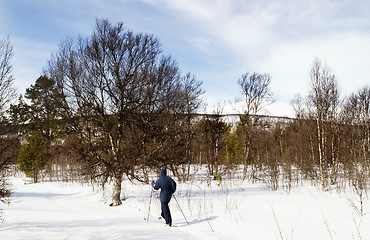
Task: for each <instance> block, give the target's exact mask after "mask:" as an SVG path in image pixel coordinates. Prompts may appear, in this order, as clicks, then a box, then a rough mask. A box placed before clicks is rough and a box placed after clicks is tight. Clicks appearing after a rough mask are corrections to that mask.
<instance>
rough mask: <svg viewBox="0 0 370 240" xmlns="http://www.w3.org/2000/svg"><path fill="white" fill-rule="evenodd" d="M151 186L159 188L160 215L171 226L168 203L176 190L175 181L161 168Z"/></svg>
mask: <svg viewBox="0 0 370 240" xmlns="http://www.w3.org/2000/svg"><path fill="white" fill-rule="evenodd" d="M152 186H153V188H154V189H155V190H159V189H161V193H160V194H159V199H160V201H161V210H162V212H161V216H162V217H163V218H164V220H165V221H166V224H167V225H168V226H170V227H171V226H172V217H171V212H170V208H169V207H168V203H169V202H170V200H171V197H172V194H173V193H174V192H175V191H176V182H175V181H174V180H173V179H172V178H171V177H169V176H167V171H166V169H165V168H162V169H161V171H160V177H159V178H158V180H157V181H152Z"/></svg>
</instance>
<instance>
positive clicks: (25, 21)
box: [0, 0, 370, 113]
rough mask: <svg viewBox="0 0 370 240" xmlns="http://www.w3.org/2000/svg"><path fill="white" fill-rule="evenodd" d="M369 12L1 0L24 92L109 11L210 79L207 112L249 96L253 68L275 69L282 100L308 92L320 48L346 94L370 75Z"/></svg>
mask: <svg viewBox="0 0 370 240" xmlns="http://www.w3.org/2000/svg"><path fill="white" fill-rule="evenodd" d="M369 12H370V1H368V0H310V1H307V0H186V1H184V0H64V1H52V0H1V1H0V38H1V39H4V38H6V37H7V36H9V40H10V42H11V43H12V45H13V50H14V57H13V59H12V65H13V75H14V77H15V82H14V85H15V87H16V88H17V89H18V92H19V93H24V92H25V89H26V88H28V87H30V86H31V84H34V83H35V81H36V79H37V78H38V77H39V76H40V75H42V70H43V68H44V67H46V66H47V62H48V60H49V59H50V57H51V54H52V53H55V52H57V51H58V47H59V45H60V43H61V41H63V40H64V39H66V38H67V37H68V38H77V37H78V36H83V37H88V36H90V35H91V33H92V31H93V29H94V27H95V21H96V19H97V18H105V19H108V20H109V21H111V22H112V23H117V22H123V23H124V24H125V26H126V27H127V28H128V29H130V30H132V31H134V32H136V33H139V32H143V33H148V34H153V35H154V36H156V37H158V38H159V39H160V41H161V43H162V48H163V52H164V53H165V54H166V55H171V56H172V57H173V58H174V59H176V61H177V62H178V65H179V67H180V69H181V72H182V73H183V74H185V73H187V72H190V73H191V74H194V75H195V77H196V78H197V79H198V80H199V81H202V82H203V85H202V88H203V90H204V91H205V94H204V96H203V98H204V101H205V103H207V104H208V108H207V111H208V112H209V111H212V109H213V108H214V107H216V106H217V105H220V106H221V107H222V106H227V105H228V104H229V103H230V102H235V101H236V99H240V100H242V99H243V95H242V93H241V89H240V87H239V85H238V83H237V82H238V79H239V78H240V77H241V76H242V75H243V74H245V73H247V72H249V73H253V72H257V73H268V74H270V75H271V77H272V80H271V84H270V90H271V92H272V94H273V96H274V99H275V102H276V104H277V105H274V106H275V107H276V108H279V107H277V106H278V105H279V104H280V105H279V106H287V105H289V103H290V101H291V100H292V99H293V98H294V97H295V95H297V94H300V95H301V96H302V97H305V96H307V94H308V92H309V88H310V86H309V81H310V78H309V71H310V68H311V67H312V63H313V61H314V59H315V58H319V59H320V60H321V61H323V62H325V63H326V64H327V65H328V66H329V67H331V69H332V71H333V72H334V74H335V75H336V77H337V80H338V84H339V89H340V91H341V96H342V97H343V98H344V97H346V96H348V95H349V94H350V93H353V92H356V91H358V90H359V89H360V88H362V87H365V86H368V85H370V67H369V65H368V64H369V63H370V14H369ZM224 109H226V110H225V111H226V112H224V113H229V112H227V111H232V110H230V108H228V107H224Z"/></svg>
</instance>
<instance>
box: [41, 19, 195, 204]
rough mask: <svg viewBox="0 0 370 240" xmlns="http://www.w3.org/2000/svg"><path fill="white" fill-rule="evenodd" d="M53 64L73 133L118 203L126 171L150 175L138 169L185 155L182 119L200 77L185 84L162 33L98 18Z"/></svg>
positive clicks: (85, 159) (131, 175) (170, 162)
mask: <svg viewBox="0 0 370 240" xmlns="http://www.w3.org/2000/svg"><path fill="white" fill-rule="evenodd" d="M48 72H49V73H50V75H51V76H52V77H53V78H54V79H56V81H57V83H58V84H59V85H60V86H62V89H63V91H64V94H65V96H67V99H66V102H67V104H68V105H69V111H68V116H67V117H68V118H69V119H71V120H72V123H71V125H70V134H69V136H70V138H69V140H68V141H71V143H72V144H71V146H73V148H74V152H75V153H78V154H79V157H80V158H81V160H83V162H85V163H86V165H87V168H86V170H87V171H88V172H89V174H91V175H92V176H93V177H94V178H95V177H100V178H102V179H103V182H106V181H107V180H109V179H112V180H113V183H114V192H113V197H112V205H113V206H116V205H120V204H121V203H122V202H121V199H120V194H121V182H122V178H123V176H124V175H125V176H127V177H128V178H130V179H138V180H140V181H148V179H142V178H140V176H141V175H140V174H138V173H140V172H142V171H143V169H145V167H148V166H149V167H161V166H164V165H167V166H169V165H173V164H177V163H178V161H177V160H178V159H181V160H182V159H184V158H185V157H184V156H185V154H186V147H185V145H186V140H185V138H184V135H185V130H184V128H183V124H184V122H185V121H186V114H189V109H190V110H191V111H193V110H195V109H196V104H197V101H196V98H194V99H192V100H191V101H190V102H189V101H186V100H185V99H184V96H186V95H189V94H186V91H187V90H190V91H193V92H196V91H197V89H198V88H199V86H200V85H194V88H189V87H190V86H188V88H186V87H185V86H186V84H185V85H184V84H183V82H182V81H181V76H180V73H179V69H178V67H177V64H176V63H175V61H174V60H172V58H171V57H168V56H164V55H163V54H161V47H160V42H159V40H158V39H157V38H155V37H153V36H152V35H147V34H135V33H133V32H132V31H129V30H126V29H125V27H124V26H123V24H122V23H118V24H116V25H112V24H111V23H109V22H108V21H107V20H97V22H96V29H95V31H94V33H93V34H92V36H91V37H89V38H86V39H84V38H80V39H78V41H77V42H73V41H67V42H65V43H64V44H62V45H61V48H60V50H59V52H58V53H57V54H55V55H54V57H53V59H52V60H51V61H50V64H49V69H48ZM194 83H195V82H194ZM189 84H190V85H193V83H191V82H190V83H189ZM189 104H190V105H191V104H194V107H193V106H189ZM185 113H186V114H185Z"/></svg>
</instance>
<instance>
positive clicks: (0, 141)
mask: <svg viewBox="0 0 370 240" xmlns="http://www.w3.org/2000/svg"><path fill="white" fill-rule="evenodd" d="M12 56H13V47H12V45H11V44H10V41H9V38H7V39H3V40H2V39H0V203H5V202H7V197H9V196H10V193H9V189H8V188H9V186H8V183H7V182H6V179H5V177H4V175H5V171H6V169H7V168H8V166H9V164H10V163H11V161H12V160H14V159H15V158H16V156H15V154H14V153H15V150H16V149H17V147H18V146H19V142H18V140H17V139H16V138H15V137H14V135H13V134H12V128H11V127H10V126H9V124H8V123H7V121H6V116H5V113H6V111H7V110H8V107H9V105H10V103H11V101H12V100H13V99H14V97H15V95H16V92H15V89H14V88H13V81H14V78H13V75H12V65H11V58H12ZM0 214H1V209H0ZM0 219H1V216H0Z"/></svg>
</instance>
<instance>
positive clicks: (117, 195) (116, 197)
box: [110, 174, 122, 207]
mask: <svg viewBox="0 0 370 240" xmlns="http://www.w3.org/2000/svg"><path fill="white" fill-rule="evenodd" d="M121 186H122V175H121V174H119V175H118V176H114V177H113V197H112V203H111V204H110V206H112V207H115V206H119V205H121V204H122V201H121Z"/></svg>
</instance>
